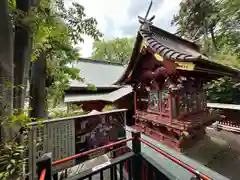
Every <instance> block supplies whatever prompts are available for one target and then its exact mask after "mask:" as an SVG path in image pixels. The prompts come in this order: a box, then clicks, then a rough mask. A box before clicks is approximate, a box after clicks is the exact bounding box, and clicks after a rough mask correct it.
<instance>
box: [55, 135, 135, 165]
mask: <svg viewBox="0 0 240 180" xmlns="http://www.w3.org/2000/svg"><path fill="white" fill-rule="evenodd" d="M131 140H133V138H128V139H123V140H120V141H117V142H114V143H111V144H107V145H105V146H101V147H98V148H95V149H91V150H89V151H85V152H83V153H79V154H76V155H73V156H69V157H66V158H64V159H60V160H57V161H55V162H53V163H52V165H53V166H54V165H57V164H61V163H63V162H66V161H70V160H73V159H77V158H79V157H83V156H85V155H87V154H90V153H93V152H96V151H98V150H101V149H106V148H110V147H113V146H115V145H118V144H122V143H124V142H128V141H131Z"/></svg>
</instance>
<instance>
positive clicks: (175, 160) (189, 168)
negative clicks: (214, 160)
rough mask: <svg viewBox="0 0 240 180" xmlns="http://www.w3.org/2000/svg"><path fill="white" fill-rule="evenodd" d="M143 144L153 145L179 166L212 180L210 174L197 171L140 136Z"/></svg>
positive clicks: (153, 147) (205, 179)
mask: <svg viewBox="0 0 240 180" xmlns="http://www.w3.org/2000/svg"><path fill="white" fill-rule="evenodd" d="M138 139H139V140H140V141H141V142H142V143H143V144H146V145H147V146H149V147H151V148H152V149H154V150H155V151H157V152H158V153H160V154H162V155H163V156H165V157H167V158H168V159H170V160H171V161H173V162H174V163H176V164H178V165H179V166H181V167H183V168H185V169H186V170H188V171H189V172H191V173H193V174H195V175H196V176H199V177H200V178H201V179H203V180H211V178H209V177H208V176H206V175H204V174H202V173H200V172H199V171H197V170H196V169H194V168H193V167H191V166H189V165H188V164H185V163H184V162H182V161H180V160H179V159H177V158H175V157H173V156H171V155H170V154H168V153H166V152H164V151H163V150H161V149H160V148H158V147H157V146H155V145H153V144H151V143H149V142H148V141H145V140H144V139H142V138H138Z"/></svg>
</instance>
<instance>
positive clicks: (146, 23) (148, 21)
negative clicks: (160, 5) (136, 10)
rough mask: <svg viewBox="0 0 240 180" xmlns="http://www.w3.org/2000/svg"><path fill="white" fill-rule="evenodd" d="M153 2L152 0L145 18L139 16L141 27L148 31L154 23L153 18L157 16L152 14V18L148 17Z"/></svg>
mask: <svg viewBox="0 0 240 180" xmlns="http://www.w3.org/2000/svg"><path fill="white" fill-rule="evenodd" d="M152 4H153V2H152V0H151V2H150V4H149V6H148V9H147V12H146V15H145V17H144V18H142V17H141V16H138V19H139V22H140V23H141V24H142V25H141V26H140V29H144V30H146V31H148V32H150V25H152V20H153V19H154V18H155V16H152V17H151V18H149V19H147V17H148V15H149V12H150V10H151V8H152Z"/></svg>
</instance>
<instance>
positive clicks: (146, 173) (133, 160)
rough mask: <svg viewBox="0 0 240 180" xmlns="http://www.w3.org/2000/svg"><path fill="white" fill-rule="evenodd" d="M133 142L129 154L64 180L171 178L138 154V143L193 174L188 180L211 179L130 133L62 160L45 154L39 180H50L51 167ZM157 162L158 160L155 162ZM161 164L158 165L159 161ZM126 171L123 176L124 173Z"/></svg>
mask: <svg viewBox="0 0 240 180" xmlns="http://www.w3.org/2000/svg"><path fill="white" fill-rule="evenodd" d="M128 141H132V152H128V153H126V154H124V155H121V156H119V157H117V158H114V159H112V160H110V161H107V162H105V163H103V164H101V165H99V166H95V167H93V168H91V169H88V170H86V171H83V172H81V173H80V174H77V175H74V176H72V177H69V178H67V179H66V180H83V179H89V180H92V179H93V178H94V179H100V180H103V179H106V178H108V179H111V180H118V179H120V180H123V179H126V180H158V179H161V180H169V179H170V178H169V177H168V176H166V175H165V174H164V173H163V172H162V171H161V169H159V168H158V167H156V166H155V165H154V163H151V162H150V161H149V159H148V158H147V157H146V156H145V155H144V154H141V143H143V144H145V145H147V146H148V147H150V148H152V149H154V150H155V151H157V152H158V153H160V154H162V155H163V156H165V157H167V158H168V159H170V160H171V161H173V162H175V163H176V164H178V165H179V166H181V167H183V168H185V169H186V170H188V171H189V172H191V173H192V174H193V176H192V178H191V180H193V179H194V180H211V178H209V177H208V176H206V175H204V174H202V173H200V172H198V171H197V170H196V169H194V168H193V167H191V166H190V165H187V164H185V163H184V162H182V161H180V160H178V159H177V158H175V157H173V156H171V155H170V154H168V153H166V152H165V151H163V150H161V149H160V148H158V147H157V146H155V145H153V144H151V143H149V142H148V141H145V140H144V139H142V138H141V137H140V133H134V132H133V133H132V138H129V139H124V140H121V141H118V142H115V143H112V144H108V145H105V146H102V147H99V148H96V149H92V150H89V151H86V152H83V153H80V154H76V155H73V156H70V157H67V158H64V159H61V160H57V161H55V162H52V161H51V159H52V157H51V153H47V154H44V156H43V157H42V158H41V160H40V161H39V162H38V163H37V167H38V169H37V171H38V178H39V180H51V179H52V167H53V166H55V165H57V164H61V163H64V162H66V161H70V160H73V159H76V158H79V157H83V156H86V155H88V154H89V153H92V152H95V151H98V150H100V149H105V148H110V147H113V146H115V145H117V144H121V143H124V142H128ZM156 160H157V159H156ZM159 164H161V162H159ZM105 170H109V171H110V175H109V177H104V171H105ZM124 172H125V173H124Z"/></svg>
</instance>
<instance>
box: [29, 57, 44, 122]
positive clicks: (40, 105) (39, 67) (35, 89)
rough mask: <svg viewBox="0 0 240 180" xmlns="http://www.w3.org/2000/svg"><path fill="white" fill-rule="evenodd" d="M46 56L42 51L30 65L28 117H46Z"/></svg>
mask: <svg viewBox="0 0 240 180" xmlns="http://www.w3.org/2000/svg"><path fill="white" fill-rule="evenodd" d="M46 56H47V53H46V52H44V53H42V54H41V55H40V56H39V58H37V59H36V60H35V61H34V62H32V65H31V78H30V108H32V110H31V111H30V117H33V118H44V119H45V118H47V113H46V101H45V98H46Z"/></svg>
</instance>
